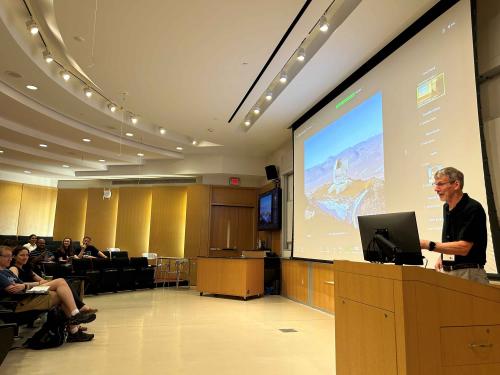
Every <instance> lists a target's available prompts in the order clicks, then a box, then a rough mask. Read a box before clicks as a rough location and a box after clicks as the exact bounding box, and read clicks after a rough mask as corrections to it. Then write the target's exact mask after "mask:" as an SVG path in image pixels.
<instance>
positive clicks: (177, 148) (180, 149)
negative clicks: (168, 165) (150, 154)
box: [175, 146, 184, 151]
mask: <svg viewBox="0 0 500 375" xmlns="http://www.w3.org/2000/svg"><path fill="white" fill-rule="evenodd" d="M175 149H176V150H178V151H182V150H184V149H183V148H182V147H181V146H177V147H176V148H175Z"/></svg>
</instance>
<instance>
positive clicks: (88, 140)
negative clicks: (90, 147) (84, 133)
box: [82, 138, 91, 143]
mask: <svg viewBox="0 0 500 375" xmlns="http://www.w3.org/2000/svg"><path fill="white" fill-rule="evenodd" d="M82 141H84V142H87V143H88V142H91V140H90V139H88V138H83V139H82Z"/></svg>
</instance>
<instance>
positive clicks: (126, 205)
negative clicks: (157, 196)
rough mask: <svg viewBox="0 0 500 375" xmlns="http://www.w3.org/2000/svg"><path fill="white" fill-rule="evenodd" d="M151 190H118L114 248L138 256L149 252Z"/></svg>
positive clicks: (144, 188)
mask: <svg viewBox="0 0 500 375" xmlns="http://www.w3.org/2000/svg"><path fill="white" fill-rule="evenodd" d="M150 224H151V188H149V187H147V188H146V187H130V188H129V187H127V188H123V187H122V188H120V199H119V202H118V218H117V222H116V241H115V246H116V247H119V248H120V249H122V250H126V251H128V252H129V255H130V256H140V255H141V254H142V253H144V252H147V251H149V228H150Z"/></svg>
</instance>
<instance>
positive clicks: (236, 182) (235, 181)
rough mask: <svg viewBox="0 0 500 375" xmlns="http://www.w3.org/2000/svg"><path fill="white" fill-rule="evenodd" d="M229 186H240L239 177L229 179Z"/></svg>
mask: <svg viewBox="0 0 500 375" xmlns="http://www.w3.org/2000/svg"><path fill="white" fill-rule="evenodd" d="M229 185H232V186H240V178H239V177H229Z"/></svg>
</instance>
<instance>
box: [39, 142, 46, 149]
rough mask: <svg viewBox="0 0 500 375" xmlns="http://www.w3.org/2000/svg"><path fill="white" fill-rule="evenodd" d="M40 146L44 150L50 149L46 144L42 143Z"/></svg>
mask: <svg viewBox="0 0 500 375" xmlns="http://www.w3.org/2000/svg"><path fill="white" fill-rule="evenodd" d="M38 146H40V147H42V148H47V147H48V146H47V145H46V144H45V143H40V144H39V145H38Z"/></svg>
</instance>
